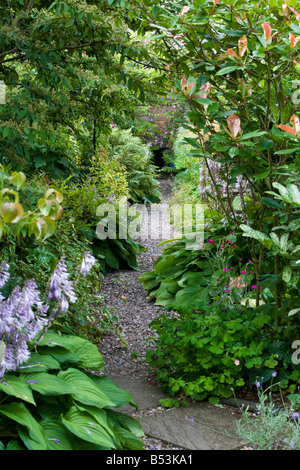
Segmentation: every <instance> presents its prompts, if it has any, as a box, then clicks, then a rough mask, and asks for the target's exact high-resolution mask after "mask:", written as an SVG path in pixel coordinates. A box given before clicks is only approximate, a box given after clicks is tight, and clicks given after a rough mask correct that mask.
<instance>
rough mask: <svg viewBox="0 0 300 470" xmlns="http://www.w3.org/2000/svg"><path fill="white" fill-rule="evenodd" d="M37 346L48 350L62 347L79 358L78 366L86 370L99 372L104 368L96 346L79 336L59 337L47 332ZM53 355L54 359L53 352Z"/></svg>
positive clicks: (52, 332)
mask: <svg viewBox="0 0 300 470" xmlns="http://www.w3.org/2000/svg"><path fill="white" fill-rule="evenodd" d="M38 345H39V347H43V346H47V347H49V348H55V347H62V348H64V349H66V350H68V351H70V352H71V353H73V354H75V356H77V357H79V358H80V360H79V365H81V366H83V367H86V368H88V369H96V370H99V369H102V368H103V367H104V360H103V357H102V355H101V354H100V352H99V350H98V348H97V346H95V345H94V344H92V343H90V342H89V341H88V340H86V339H83V338H80V337H79V336H72V335H59V334H57V333H55V332H54V331H51V330H49V331H48V332H47V334H46V335H45V336H44V338H43V339H42V340H41V341H40V342H39V343H38ZM53 355H54V357H55V351H54V352H53Z"/></svg>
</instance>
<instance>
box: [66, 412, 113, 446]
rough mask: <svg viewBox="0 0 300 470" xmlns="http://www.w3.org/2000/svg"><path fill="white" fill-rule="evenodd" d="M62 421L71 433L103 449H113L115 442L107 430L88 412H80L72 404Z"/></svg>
mask: <svg viewBox="0 0 300 470" xmlns="http://www.w3.org/2000/svg"><path fill="white" fill-rule="evenodd" d="M62 423H63V424H64V426H65V427H66V428H67V429H68V430H69V431H70V432H71V433H72V434H75V435H76V436H78V437H79V438H80V439H83V440H84V441H88V442H92V443H94V444H97V445H100V446H103V447H104V448H105V449H107V450H110V449H115V448H116V446H115V443H114V441H113V439H112V438H111V436H110V435H109V434H108V432H107V431H106V430H105V429H104V428H103V427H102V426H100V425H99V423H98V422H97V421H96V419H95V418H93V417H92V416H91V415H90V414H89V413H85V412H82V411H80V410H78V409H77V407H75V406H73V407H72V408H71V409H70V410H69V411H68V413H67V414H66V415H65V416H62Z"/></svg>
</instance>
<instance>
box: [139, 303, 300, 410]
mask: <svg viewBox="0 0 300 470" xmlns="http://www.w3.org/2000/svg"><path fill="white" fill-rule="evenodd" d="M150 326H151V328H152V329H153V330H155V331H156V335H155V337H154V338H152V341H153V342H154V347H153V348H152V349H151V350H150V351H148V353H147V361H148V363H149V364H150V366H151V367H153V368H154V369H155V371H156V374H157V379H158V382H159V383H160V385H161V387H162V389H163V391H164V392H166V393H169V394H171V395H175V394H176V395H179V396H181V397H182V396H191V397H192V398H193V399H197V400H203V399H205V398H206V397H209V398H210V399H211V400H213V401H214V402H215V401H217V400H218V399H220V398H224V397H225V398H227V397H230V396H232V395H233V393H234V391H235V390H241V389H245V388H249V386H253V384H255V382H260V383H268V381H270V379H271V378H272V373H273V372H274V371H275V368H276V370H277V371H278V380H279V381H280V380H281V381H282V383H283V384H284V386H285V387H287V386H288V385H289V383H292V382H296V383H297V379H296V381H295V380H293V377H295V376H296V375H298V377H299V371H300V367H299V365H298V366H297V365H295V364H293V363H292V359H291V343H289V342H286V343H285V344H283V342H277V343H276V338H277V337H278V336H279V337H282V332H278V333H277V332H274V329H273V327H274V324H273V323H272V317H271V316H270V315H268V314H266V313H264V311H263V310H258V309H252V308H242V307H240V308H234V307H228V308H221V307H218V306H214V305H205V306H203V304H202V305H201V303H199V304H198V306H197V305H196V303H191V304H190V305H188V304H186V305H185V307H182V308H179V307H178V308H177V309H176V311H175V312H171V313H164V314H162V315H160V316H159V317H158V318H157V319H155V320H154V321H153V322H152V323H151V324H150ZM294 334H295V332H294ZM277 335H278V336H277ZM287 346H288V347H289V355H287V354H286V352H287V351H286V347H287ZM280 351H281V353H280ZM283 351H284V353H283ZM298 383H299V381H298ZM250 384H251V385H250Z"/></svg>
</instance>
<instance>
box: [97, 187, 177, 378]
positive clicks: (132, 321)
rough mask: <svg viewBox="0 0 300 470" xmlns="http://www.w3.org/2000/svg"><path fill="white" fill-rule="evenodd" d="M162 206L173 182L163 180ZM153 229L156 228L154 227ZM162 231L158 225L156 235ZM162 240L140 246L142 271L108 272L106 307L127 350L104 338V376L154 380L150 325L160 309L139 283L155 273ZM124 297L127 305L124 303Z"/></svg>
mask: <svg viewBox="0 0 300 470" xmlns="http://www.w3.org/2000/svg"><path fill="white" fill-rule="evenodd" d="M160 185H161V192H162V202H161V203H162V204H166V203H167V202H168V199H169V198H170V195H171V185H172V180H171V179H162V180H160ZM151 228H153V227H151ZM158 232H159V226H158V227H157V230H156V233H158ZM159 242H160V240H157V239H145V240H141V241H140V243H141V244H142V245H143V246H145V247H146V248H147V251H146V252H142V253H141V254H140V258H139V264H140V271H134V270H121V271H117V272H114V273H107V274H106V275H105V277H104V280H103V283H102V294H103V296H104V301H105V305H106V307H107V308H111V309H113V310H114V311H115V313H116V314H117V315H118V317H119V324H120V326H121V328H122V330H123V333H124V335H125V338H126V340H127V342H128V347H126V346H124V345H122V344H121V343H120V341H118V340H117V339H116V337H115V336H106V337H104V338H103V339H102V342H101V345H100V351H101V354H102V355H103V358H104V361H105V364H106V365H105V369H104V371H103V372H104V373H105V374H107V375H127V376H131V377H132V378H135V379H139V380H144V381H148V382H149V381H152V380H153V379H154V377H153V375H152V374H151V373H150V372H149V370H148V365H147V363H146V361H145V354H146V352H147V350H148V349H150V348H149V345H147V338H148V337H149V336H153V334H154V333H155V332H154V331H153V330H151V329H150V328H149V323H150V322H151V321H152V320H154V319H155V318H156V317H157V316H158V315H159V314H160V311H159V307H157V306H156V305H154V303H153V302H150V301H149V300H148V299H147V292H146V291H145V290H144V289H143V287H142V286H141V285H140V284H139V281H138V277H139V276H140V275H141V274H142V273H144V272H148V271H151V270H152V267H153V263H154V261H155V260H156V259H157V258H158V256H159V255H160V253H161V250H162V249H163V247H164V246H165V245H163V246H162V247H160V246H157V244H158V243H159ZM124 297H126V299H127V303H124V300H125V299H124Z"/></svg>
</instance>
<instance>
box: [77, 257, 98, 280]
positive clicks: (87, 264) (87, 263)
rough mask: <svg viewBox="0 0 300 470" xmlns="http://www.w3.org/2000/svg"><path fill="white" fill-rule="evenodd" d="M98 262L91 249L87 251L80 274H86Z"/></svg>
mask: <svg viewBox="0 0 300 470" xmlns="http://www.w3.org/2000/svg"><path fill="white" fill-rule="evenodd" d="M95 262H96V258H95V257H94V256H93V255H92V254H91V252H90V251H87V252H86V253H85V255H84V257H83V259H82V262H81V266H80V274H82V275H83V276H86V275H87V274H88V273H89V272H90V270H91V269H92V267H93V266H94V264H95Z"/></svg>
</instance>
